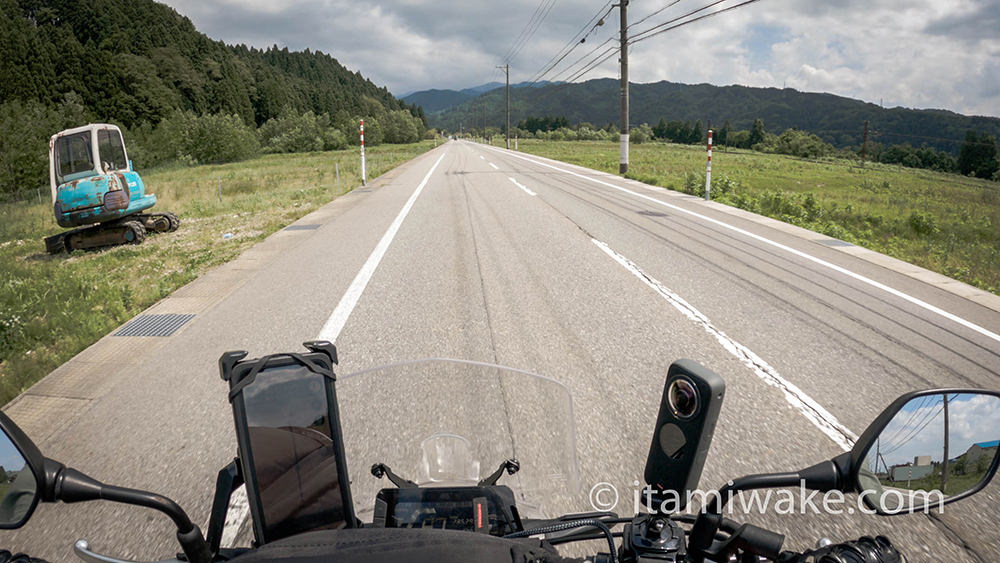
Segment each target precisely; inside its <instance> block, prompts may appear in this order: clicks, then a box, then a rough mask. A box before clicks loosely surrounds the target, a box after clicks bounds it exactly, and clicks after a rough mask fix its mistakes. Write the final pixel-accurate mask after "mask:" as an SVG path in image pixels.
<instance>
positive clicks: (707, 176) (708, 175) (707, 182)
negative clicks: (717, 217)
mask: <svg viewBox="0 0 1000 563" xmlns="http://www.w3.org/2000/svg"><path fill="white" fill-rule="evenodd" d="M711 189H712V130H711V129H709V130H708V167H707V168H706V169H705V201H708V200H710V199H712V198H711V196H710V195H709V193H710V191H711Z"/></svg>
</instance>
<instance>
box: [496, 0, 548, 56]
mask: <svg viewBox="0 0 1000 563" xmlns="http://www.w3.org/2000/svg"><path fill="white" fill-rule="evenodd" d="M546 1H548V5H547V6H546V7H545V8H544V11H543V12H542V13H541V15H540V16H539V17H538V18H537V19H536V20H535V25H534V27H533V28H531V30H530V31H527V33H525V34H524V36H523V38H522V39H521V41H520V44H519V45H518V44H517V41H515V42H514V43H515V45H516V48H515V47H513V46H512V47H511V49H512V50H513V52H510V51H508V53H509V54H508V55H506V56H505V57H504V63H507V64H510V62H511V61H512V60H514V57H516V56H517V55H518V53H520V52H521V49H523V48H524V46H525V45H527V43H528V41H529V40H530V39H531V38H532V36H534V35H535V32H537V31H538V28H539V27H541V25H542V22H544V21H545V18H546V17H547V16H548V15H549V12H551V11H552V7H553V6H555V4H556V0H541V2H539V4H538V5H539V7H541V6H542V4H543V3H545V2H546ZM529 25H530V22H529ZM525 30H528V28H527V27H526V28H525Z"/></svg>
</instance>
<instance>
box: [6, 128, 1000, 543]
mask: <svg viewBox="0 0 1000 563" xmlns="http://www.w3.org/2000/svg"><path fill="white" fill-rule="evenodd" d="M997 303H1000V299H997V298H996V297H994V296H989V295H985V294H983V293H982V292H978V291H975V290H972V288H969V287H968V286H964V285H963V284H959V283H958V282H953V281H950V280H947V279H945V278H942V277H940V276H936V275H934V274H931V273H930V272H926V271H923V270H920V269H919V268H915V267H913V266H909V265H906V264H902V263H900V262H897V261H894V260H892V259H888V258H886V257H884V256H880V255H876V254H875V253H871V252H868V251H864V250H863V249H858V248H855V247H850V246H844V245H843V244H842V243H840V242H839V241H833V240H831V239H829V237H825V236H822V235H817V234H815V233H810V232H807V231H803V230H801V229H798V228H795V227H790V226H787V225H784V224H780V223H778V222H776V221H771V220H768V219H764V218H761V217H757V216H753V215H751V214H749V213H745V212H742V211H738V210H734V209H731V208H727V207H725V206H722V205H719V204H715V203H711V202H704V201H701V200H699V199H696V198H693V197H690V196H685V195H681V194H677V193H673V192H668V191H666V190H663V189H660V188H653V187H649V186H644V185H642V184H639V183H637V182H633V181H630V180H624V179H621V178H618V177H615V176H611V175H607V174H603V173H598V172H594V171H591V170H586V169H583V168H579V167H575V166H570V165H566V164H561V163H557V162H554V161H549V160H546V159H541V158H538V157H533V156H530V155H524V154H521V153H515V152H509V151H503V150H499V149H496V148H492V147H486V146H482V145H477V144H474V143H470V142H450V143H447V144H445V145H442V146H441V147H438V148H437V149H435V150H433V151H431V152H429V153H427V154H425V155H422V156H420V157H418V158H416V159H414V160H413V161H411V162H409V163H407V164H405V165H403V166H401V167H399V168H397V169H395V170H393V171H392V172H390V173H388V174H386V175H385V176H383V177H382V178H380V179H378V180H376V181H374V182H372V183H370V184H369V186H368V187H366V188H363V189H357V190H354V191H353V192H352V193H350V194H348V195H345V196H342V197H341V198H339V199H337V200H335V201H333V202H331V203H330V204H328V205H327V206H325V207H323V208H322V209H320V210H318V211H316V212H314V213H313V214H311V215H309V216H307V217H305V218H303V219H301V220H300V221H298V222H297V223H296V224H295V225H294V226H293V228H291V229H286V230H283V231H281V232H279V233H276V234H275V235H273V236H272V237H270V238H269V239H267V240H266V241H264V242H262V243H261V244H259V245H258V246H256V247H254V248H253V249H251V250H249V251H247V252H246V253H245V254H244V255H243V256H241V257H240V258H239V259H238V260H236V261H234V262H232V263H230V264H227V265H224V266H222V267H219V268H217V269H216V270H213V271H212V272H210V273H208V274H207V275H205V276H203V277H202V278H200V279H199V280H196V281H195V282H192V283H191V284H190V285H188V286H186V287H184V288H182V289H180V290H178V291H177V292H175V293H174V294H173V295H172V296H171V297H169V298H167V299H165V300H164V301H162V302H161V303H159V304H157V305H156V306H154V307H153V308H151V309H150V310H149V311H147V312H146V313H147V314H187V315H193V318H191V320H189V321H188V322H187V323H186V324H184V325H183V326H182V327H181V328H180V329H179V330H177V331H176V332H175V333H173V334H172V335H171V336H168V337H154V336H129V337H124V336H113V335H109V336H107V337H105V338H104V339H102V340H101V341H100V342H98V343H97V344H95V345H94V346H92V347H91V348H89V349H88V350H86V351H84V352H83V353H81V354H80V355H79V356H77V357H76V358H74V359H73V360H72V361H71V362H69V363H67V364H66V365H64V366H62V367H61V368H60V369H58V370H56V371H55V372H54V373H53V374H51V375H50V376H49V377H48V378H46V379H45V380H43V381H42V382H40V383H39V384H37V385H36V386H35V387H33V388H32V389H30V390H29V391H28V392H26V393H25V394H24V395H22V396H21V397H20V398H18V399H17V400H15V401H14V402H12V403H11V404H9V405H8V406H7V407H6V411H7V413H8V414H9V415H10V416H11V417H12V418H13V419H14V420H15V421H16V422H18V423H19V424H21V425H22V427H23V428H24V429H25V430H26V431H27V432H28V433H29V434H30V435H32V436H34V437H35V439H36V440H37V442H38V443H39V445H40V447H41V449H42V451H43V452H45V454H46V455H47V456H49V457H51V458H54V459H57V460H60V461H62V462H64V463H66V464H67V465H70V466H73V467H75V468H77V469H80V470H82V471H84V472H86V473H88V474H90V475H92V476H94V477H96V478H99V479H101V480H103V481H104V482H108V483H114V484H118V485H123V486H129V487H135V488H142V489H148V490H155V491H157V492H160V493H162V494H165V495H167V496H169V497H171V498H173V499H175V500H176V501H178V502H179V503H180V505H181V506H183V507H185V509H186V510H187V511H188V512H189V514H191V515H192V519H194V520H195V521H197V522H200V523H204V522H205V521H207V518H208V511H209V506H210V503H211V498H212V491H213V490H214V489H213V488H214V483H215V476H216V473H217V472H218V470H219V469H220V468H221V467H222V466H224V465H225V464H226V463H227V462H228V461H230V460H231V459H232V457H233V456H234V454H235V440H234V437H233V436H234V432H233V423H232V418H231V409H230V405H229V403H228V401H227V394H226V391H227V386H226V384H225V383H224V382H222V381H221V380H220V378H219V376H218V369H217V361H218V358H219V356H220V354H221V353H222V352H224V351H226V350H234V349H243V350H248V351H250V352H251V354H253V355H261V354H265V353H271V352H276V351H288V350H299V349H300V348H301V346H300V343H301V342H303V341H306V340H311V339H314V338H316V337H317V336H323V337H327V338H335V341H336V344H337V347H338V350H339V353H340V360H341V363H340V366H339V367H338V373H340V374H349V373H352V372H355V371H358V370H362V369H366V368H370V367H373V366H377V365H381V364H386V363H391V362H396V361H401V360H407V359H416V358H427V357H452V358H461V359H468V360H477V361H485V362H491V363H498V364H502V365H507V366H511V367H514V368H519V369H523V370H527V371H530V372H534V373H538V374H544V375H546V376H548V377H550V378H553V379H555V380H557V381H559V382H561V383H563V384H564V385H566V386H567V387H568V388H569V389H570V390H571V391H572V394H573V401H574V409H575V424H576V439H577V450H578V451H577V455H578V460H579V472H580V484H581V490H580V492H579V493H578V494H577V495H576V496H575V497H573V498H571V499H568V500H567V499H563V500H561V501H559V502H560V503H562V504H561V505H560V506H559V508H563V509H565V510H566V511H586V510H590V509H591V508H590V503H589V501H588V496H587V495H588V491H589V490H590V489H591V487H592V486H594V485H595V484H597V483H601V482H607V483H611V484H613V485H614V486H615V487H617V488H618V490H619V491H620V492H621V496H622V498H623V500H622V505H619V507H618V510H619V511H620V512H627V511H628V506H630V504H631V497H632V491H633V490H634V489H635V487H634V485H633V483H634V482H635V481H636V480H639V479H642V470H643V467H644V462H645V456H646V452H647V450H648V448H649V443H650V437H651V433H652V426H653V423H654V421H655V418H656V412H657V408H658V404H659V399H660V394H661V392H662V387H663V382H664V377H665V375H666V373H667V368H668V366H669V365H670V364H671V363H672V362H673V361H674V360H676V359H678V358H691V359H694V360H696V361H698V362H701V363H702V364H704V365H706V366H708V367H710V368H711V369H712V370H714V371H716V372H717V373H718V374H720V375H721V376H722V377H723V378H724V379H725V381H726V384H727V396H726V398H725V402H724V405H723V411H722V415H721V418H720V420H719V425H718V430H717V431H716V434H715V439H714V442H713V445H712V448H711V451H710V453H709V457H708V461H707V464H706V467H705V471H704V473H703V475H702V479H701V487H702V488H705V489H708V488H714V487H717V486H720V485H722V484H724V483H725V482H726V481H727V480H729V479H732V478H735V477H738V476H741V475H744V474H750V473H762V472H768V471H788V470H795V469H799V468H803V467H806V466H809V465H812V464H814V463H816V462H818V461H821V460H824V459H829V458H831V457H833V456H835V455H837V454H839V453H841V452H843V451H845V449H846V448H847V446H848V444H849V443H850V440H851V439H852V438H853V437H854V436H856V435H859V434H861V432H862V431H863V430H864V429H865V427H866V426H867V424H868V422H869V421H871V420H872V419H874V418H875V416H876V415H877V414H878V413H879V412H880V411H881V410H882V408H883V407H884V406H885V405H887V404H888V403H889V402H890V401H891V400H892V399H894V398H895V397H896V396H898V395H899V394H900V393H902V392H904V391H908V390H913V389H920V388H928V387H942V386H961V387H986V388H991V389H997V388H1000V341H998V340H997V338H998V337H997V336H996V333H998V332H1000V305H997ZM366 398H367V402H366V403H364V404H363V405H362V404H361V403H362V402H363V401H365V399H366ZM468 399H469V398H468V397H467V396H460V394H457V395H456V397H455V401H461V400H465V401H468ZM345 400H347V399H345ZM350 400H351V401H352V404H351V405H349V406H345V407H344V408H345V409H355V412H358V411H364V412H367V413H369V414H370V416H372V417H373V418H379V417H386V416H389V415H390V414H391V412H392V409H393V402H394V401H400V400H402V401H410V402H413V401H419V400H420V398H419V397H414V396H405V397H394V398H391V399H386V398H384V397H379V396H368V397H365V395H364V394H361V393H354V394H353V395H351V396H350ZM426 416H428V417H433V416H435V413H433V412H430V413H427V415H426ZM542 416H544V415H542ZM345 426H350V428H357V427H358V424H357V422H356V421H355V420H352V421H351V424H350V425H348V424H347V422H346V421H345ZM360 432H365V430H360ZM400 432H401V434H400V436H393V437H392V439H394V440H399V439H406V438H407V436H406V435H405V430H404V429H401V430H400ZM354 435H355V436H357V434H354ZM380 438H385V439H388V438H387V437H385V436H383V435H381V433H378V432H372V433H371V435H368V436H366V439H367V440H369V441H373V442H377V441H378V440H379V439H380ZM409 438H410V439H413V440H418V441H419V439H420V438H421V436H413V437H409ZM347 455H348V458H349V459H350V458H351V456H352V451H351V450H350V449H349V450H348V452H347ZM356 457H359V455H358V454H357V453H356ZM498 461H499V460H483V471H484V472H486V471H491V470H492V468H493V466H494V465H495V464H496V463H497V462H498ZM365 462H366V463H367V460H365ZM357 465H362V464H360V463H358V464H357ZM358 473H359V472H356V471H353V470H352V479H354V480H355V481H359V480H370V479H372V477H370V476H369V475H366V474H362V475H359V474H358ZM356 501H357V504H358V505H367V504H368V503H371V499H367V498H366V499H359V498H356ZM998 501H1000V485H998V484H996V483H994V484H992V485H990V486H989V487H988V488H987V489H986V490H984V491H983V492H982V493H981V494H980V495H978V496H976V497H973V498H972V499H968V500H966V501H963V502H960V503H957V504H954V505H949V506H948V507H946V509H945V512H944V514H943V515H942V516H941V517H939V518H938V520H937V521H932V520H931V519H930V518H929V517H927V516H925V515H910V516H899V517H895V518H884V517H877V516H869V515H862V514H854V515H846V514H845V515H839V516H832V515H814V514H807V515H782V514H776V513H774V512H773V511H772V512H770V513H766V514H751V515H748V516H746V517H745V519H746V521H750V522H754V523H757V524H760V525H764V526H767V527H769V528H772V529H774V530H775V531H778V532H781V533H785V534H787V535H788V539H787V540H786V544H785V545H786V548H789V549H805V548H808V547H811V546H813V544H814V543H815V541H816V540H817V539H818V538H820V537H829V538H831V539H834V540H837V541H840V540H846V539H850V538H856V537H858V536H861V535H874V534H878V533H880V534H886V535H888V536H889V537H891V538H892V539H893V540H894V542H896V544H897V545H898V546H900V547H901V548H902V549H903V550H904V551H905V552H906V553H907V555H908V556H909V557H910V559H911V561H937V560H941V559H944V560H949V561H977V560H978V561H996V560H1000V545H998V541H1000V540H998V538H1000V523H997V521H996V519H995V517H994V516H995V507H996V506H997V502H998ZM740 517H741V518H743V517H742V516H740ZM81 537H83V538H87V539H88V540H89V541H90V543H91V545H92V546H93V547H94V548H95V549H96V550H98V551H99V552H102V553H109V554H113V555H115V556H119V557H125V558H131V559H153V558H162V557H165V556H167V555H169V554H172V553H174V552H176V544H175V543H174V541H173V539H172V531H171V526H170V525H169V523H168V521H167V519H166V518H164V517H162V516H161V515H159V514H157V513H153V512H151V511H148V510H143V509H138V508H131V507H125V506H121V505H114V504H110V503H86V504H80V505H42V506H40V507H39V509H38V511H37V512H36V515H35V517H34V518H33V519H32V521H31V522H29V524H28V525H27V526H26V527H25V528H24V529H22V530H19V531H13V532H2V533H0V543H2V545H3V547H8V548H11V549H16V550H24V551H27V552H28V553H31V554H32V555H37V556H43V557H45V558H47V559H50V560H53V561H69V560H71V559H72V556H71V545H72V543H73V542H74V541H75V540H76V539H78V538H81ZM959 544H964V545H959Z"/></svg>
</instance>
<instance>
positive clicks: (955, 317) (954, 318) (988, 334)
mask: <svg viewBox="0 0 1000 563" xmlns="http://www.w3.org/2000/svg"><path fill="white" fill-rule="evenodd" d="M491 150H498V149H491ZM505 154H507V155H508V156H512V157H514V158H520V159H521V160H526V161H528V162H531V163H534V164H537V165H539V166H544V167H546V168H551V169H552V170H556V171H558V172H563V173H566V174H569V175H571V176H576V177H578V178H582V179H584V180H589V181H591V182H594V183H596V184H600V185H602V186H607V187H609V188H612V189H615V190H618V191H621V192H624V193H627V194H631V195H633V196H635V197H638V198H641V199H644V200H647V201H650V202H652V203H655V204H657V205H662V206H663V207H667V208H669V209H673V210H675V211H679V212H681V213H685V214H687V215H690V216H692V217H697V218H698V219H701V220H703V221H707V222H709V223H712V224H714V225H718V226H720V227H723V228H725V229H729V230H731V231H734V232H736V233H739V234H741V235H744V236H747V237H749V238H752V239H754V240H757V241H760V242H762V243H764V244H767V245H770V246H773V247H775V248H779V249H781V250H784V251H786V252H788V253H790V254H794V255H795V256H798V257H800V258H803V259H805V260H808V261H810V262H813V263H815V264H818V265H820V266H823V267H825V268H829V269H831V270H833V271H835V272H839V273H841V274H844V275H845V276H848V277H850V278H853V279H855V280H857V281H859V282H862V283H864V284H867V285H870V286H872V287H874V288H876V289H879V290H882V291H884V292H886V293H888V294H890V295H894V296H896V297H898V298H900V299H902V300H904V301H908V302H909V303H912V304H913V305H916V306H918V307H920V308H922V309H924V310H926V311H929V312H931V313H934V314H936V315H939V316H941V317H944V318H946V319H948V320H950V321H952V322H954V323H957V324H959V325H962V326H964V327H965V328H968V329H970V330H972V331H974V332H978V333H979V334H981V335H983V336H985V337H987V338H990V339H992V340H994V341H996V342H1000V334H997V333H995V332H992V331H990V330H988V329H986V328H983V327H981V326H979V325H977V324H975V323H973V322H971V321H967V320H965V319H963V318H962V317H959V316H958V315H955V314H952V313H949V312H948V311H945V310H944V309H941V308H939V307H936V306H934V305H931V304H930V303H927V302H926V301H923V300H921V299H917V298H916V297H913V296H911V295H909V294H906V293H903V292H902V291H899V290H898V289H895V288H892V287H889V286H888V285H885V284H884V283H882V282H878V281H875V280H873V279H871V278H867V277H865V276H862V275H861V274H857V273H854V272H852V271H851V270H848V269H847V268H844V267H842V266H838V265H836V264H834V263H832V262H827V261H826V260H823V259H822V258H816V257H815V256H812V255H811V254H806V253H805V252H803V251H801V250H797V249H795V248H792V247H790V246H787V245H784V244H781V243H780V242H775V241H773V240H771V239H769V238H765V237H763V236H761V235H758V234H754V233H751V232H750V231H747V230H745V229H741V228H739V227H736V226H734V225H730V224H729V223H725V222H723V221H719V220H718V219H712V218H711V217H708V216H706V215H702V214H701V213H697V212H695V211H690V210H688V209H684V208H683V207H679V206H677V205H674V204H672V203H667V202H665V201H661V200H659V199H656V198H655V197H651V196H648V195H645V194H640V193H638V192H634V191H632V190H630V189H628V188H623V187H621V186H616V185H614V184H611V183H609V182H605V181H603V180H598V179H597V178H591V177H590V176H586V175H584V174H579V173H577V172H573V171H572V170H565V169H563V168H559V167H557V166H552V165H551V164H548V163H545V162H541V161H538V160H534V159H531V158H526V157H523V156H521V155H519V154H515V153H505Z"/></svg>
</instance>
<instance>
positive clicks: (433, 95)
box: [400, 82, 560, 114]
mask: <svg viewBox="0 0 1000 563" xmlns="http://www.w3.org/2000/svg"><path fill="white" fill-rule="evenodd" d="M550 84H560V83H559V82H536V83H531V82H520V83H517V84H511V85H510V87H511V89H514V88H526V87H529V86H530V87H532V88H541V87H544V86H548V85H550ZM503 87H504V83H503V82H487V83H486V84H480V85H479V86H473V87H472V88H465V89H462V90H436V89H435V90H420V91H418V92H410V93H409V94H406V95H404V96H402V97H400V99H401V100H403V101H404V102H406V103H407V104H414V103H415V104H417V105H418V106H421V107H423V108H424V112H426V113H428V114H430V113H435V112H441V111H444V110H448V109H450V108H453V107H455V106H458V105H461V104H463V103H466V102H468V101H470V100H473V99H475V98H478V97H479V96H480V95H482V94H484V93H486V92H489V91H492V90H496V89H497V88H503Z"/></svg>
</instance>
